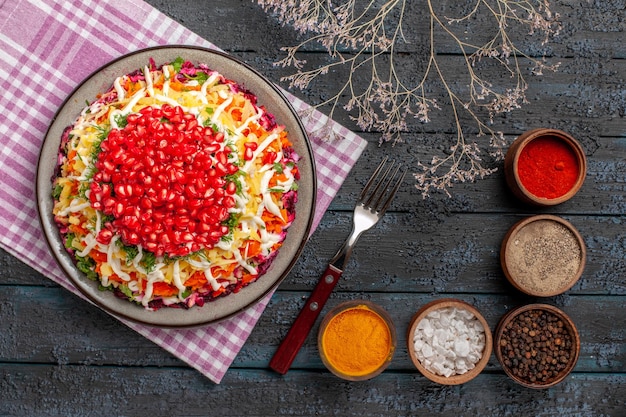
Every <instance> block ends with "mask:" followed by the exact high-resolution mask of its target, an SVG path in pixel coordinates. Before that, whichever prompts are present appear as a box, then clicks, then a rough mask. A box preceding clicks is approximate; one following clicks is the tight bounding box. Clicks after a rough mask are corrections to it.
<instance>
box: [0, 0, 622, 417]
mask: <svg viewBox="0 0 626 417" xmlns="http://www.w3.org/2000/svg"><path fill="white" fill-rule="evenodd" d="M452 2H453V0H446V1H443V2H440V3H438V4H440V7H446V5H447V4H450V3H452ZM148 3H150V4H152V5H153V6H154V7H156V8H157V9H159V10H161V11H162V12H163V13H165V14H166V15H168V16H170V17H171V18H173V19H175V20H177V21H178V22H180V23H181V24H183V25H185V26H186V27H188V28H189V29H191V30H192V31H194V32H196V33H198V34H199V35H200V36H202V37H204V38H205V39H207V40H209V41H211V42H213V43H214V44H216V45H217V46H219V47H220V48H222V49H224V50H226V51H227V52H229V53H232V54H233V55H235V56H237V57H239V58H242V59H244V60H245V61H246V62H248V63H249V64H251V65H252V66H254V67H256V68H257V69H259V70H260V71H261V72H262V73H264V74H265V75H266V76H268V77H269V78H270V79H272V80H274V81H276V82H278V83H280V81H279V80H280V77H281V76H284V75H287V74H289V73H290V70H289V69H284V68H280V67H276V66H274V65H273V63H274V62H275V61H276V60H277V59H279V58H281V57H282V53H281V51H280V47H282V46H288V45H293V44H295V42H296V41H297V35H296V33H295V32H294V31H293V30H292V29H291V28H289V27H281V26H280V25H279V24H278V22H277V20H276V19H275V17H274V16H272V15H269V14H266V13H264V12H263V11H262V9H261V8H260V7H259V6H258V5H256V3H255V2H254V1H248V0H236V1H233V0H214V1H211V2H207V1H203V0H180V1H164V0H149V1H148ZM411 4H412V7H419V6H418V5H419V4H421V2H414V3H413V2H411ZM552 7H553V9H554V10H555V11H556V12H558V13H559V14H560V16H561V20H562V21H563V30H562V32H561V34H560V35H559V36H558V37H557V38H556V39H554V40H553V41H552V42H550V43H549V44H548V45H547V46H545V47H541V48H539V49H536V48H538V47H537V45H536V43H534V42H531V41H528V42H524V43H522V45H523V47H524V48H527V49H526V50H527V51H528V52H529V53H542V52H546V53H547V54H548V56H549V59H550V60H555V61H558V62H560V63H561V66H560V68H559V70H558V71H557V72H555V73H545V74H544V75H543V76H540V77H534V76H531V75H528V77H527V81H528V82H529V89H528V92H527V97H528V99H529V103H528V104H526V105H524V106H523V107H522V108H521V109H517V110H515V111H513V112H511V113H509V114H506V115H503V116H500V117H497V118H496V119H495V120H494V128H496V129H497V130H502V131H503V132H504V134H505V136H506V139H507V141H509V142H512V141H513V140H514V139H515V137H516V136H517V135H519V134H520V133H521V132H523V131H524V130H527V129H530V128H536V127H551V128H559V129H563V130H566V131H568V132H569V133H570V134H572V135H573V136H574V137H576V138H577V139H579V141H580V142H581V144H582V145H583V147H584V149H585V151H586V156H587V158H588V175H587V178H586V181H585V183H584V185H583V188H582V190H581V191H580V192H579V194H577V195H576V196H575V197H574V198H573V199H572V200H570V201H568V202H566V203H564V204H562V205H559V206H556V207H552V208H548V209H537V208H531V207H526V206H523V205H521V204H520V203H519V202H517V201H516V200H515V199H514V197H513V196H512V195H511V194H510V193H509V191H507V189H506V186H505V181H504V176H503V174H502V172H501V169H500V170H499V171H498V172H496V173H495V174H493V175H492V176H490V177H488V178H486V179H483V180H479V181H477V182H475V183H464V184H457V185H455V186H454V187H453V188H452V189H451V194H452V195H451V196H450V197H447V196H446V195H445V194H444V193H434V194H433V195H432V196H431V197H430V198H427V199H424V198H422V196H421V194H420V192H419V191H418V190H416V189H415V187H414V186H413V184H414V182H413V179H412V178H410V177H408V178H407V180H406V181H405V184H404V185H403V187H402V188H401V190H400V193H399V195H398V196H397V198H396V199H395V200H394V202H393V204H392V207H391V208H390V211H389V212H388V213H387V215H386V216H385V217H384V219H383V220H382V221H381V222H380V223H379V224H378V225H377V226H376V227H375V228H373V229H371V230H370V231H368V232H366V233H365V234H364V235H363V236H362V237H361V239H360V241H359V244H358V245H357V248H356V249H355V251H354V253H353V255H352V258H351V259H350V261H349V263H348V265H347V268H346V270H345V272H344V274H343V277H342V278H341V281H340V282H339V284H338V285H337V287H336V288H335V292H334V293H333V295H332V296H331V298H330V300H329V301H328V304H327V305H326V307H325V308H324V311H323V312H322V315H323V314H324V313H325V312H326V311H328V310H329V309H330V308H332V307H333V306H334V305H336V304H338V303H339V302H341V301H344V300H351V299H359V298H363V299H368V300H371V301H373V302H376V303H378V304H380V305H382V306H383V307H384V308H385V309H386V310H387V311H388V312H389V313H390V315H391V316H392V317H393V319H394V322H395V325H396V329H397V332H398V349H397V352H396V354H395V356H394V358H393V361H392V363H391V365H390V367H389V368H388V369H387V370H386V371H385V372H384V373H383V374H381V375H380V376H378V377H376V378H375V379H373V380H370V381H367V382H360V383H351V382H346V381H342V380H340V379H338V378H337V377H335V376H333V375H332V374H331V373H330V372H329V371H327V370H326V369H325V368H324V366H323V364H322V362H321V360H320V358H319V354H318V352H317V345H316V334H315V332H316V331H317V328H318V326H319V323H318V324H317V325H316V327H314V329H313V333H312V334H311V335H310V336H309V338H308V339H307V341H306V342H305V344H304V346H303V348H302V350H301V351H300V353H299V354H298V356H297V357H296V359H295V361H294V363H293V365H292V368H291V370H290V371H289V372H288V373H287V374H286V375H284V376H282V375H279V374H277V373H276V372H273V371H271V370H270V369H269V368H268V363H269V360H270V358H271V357H272V355H273V353H274V351H275V350H276V348H277V346H278V344H279V343H280V341H281V339H282V337H283V336H284V335H285V334H286V332H287V329H288V328H289V326H290V324H291V323H292V321H293V320H294V319H295V317H296V315H297V313H298V311H299V309H300V307H301V306H302V305H303V304H304V302H305V299H306V297H307V296H308V294H309V293H310V291H311V290H312V289H313V287H314V285H315V283H316V281H317V279H318V278H319V276H320V274H321V273H322V272H323V271H324V269H325V267H326V263H327V262H328V260H329V259H330V258H331V257H332V256H333V254H334V253H335V252H336V250H337V249H338V248H339V246H340V244H341V243H342V241H343V239H344V238H345V237H346V236H347V234H348V232H349V230H350V226H351V214H352V208H353V206H354V202H355V199H356V196H357V195H358V193H359V192H360V190H361V188H362V186H363V184H364V182H365V181H366V179H367V178H368V177H369V175H370V173H371V172H372V170H373V169H374V168H375V167H376V165H377V164H378V162H379V161H380V159H381V158H382V157H383V155H390V156H391V157H392V158H394V159H396V160H400V161H402V162H403V164H405V165H406V166H407V167H408V168H409V170H410V172H416V171H417V159H418V158H430V156H432V154H433V149H438V148H439V149H441V147H442V146H445V140H446V138H449V137H450V136H451V135H452V134H453V130H452V128H453V125H452V124H451V123H448V122H446V121H445V120H443V121H442V120H438V121H434V122H433V123H429V124H426V125H419V124H417V123H412V124H410V125H409V132H407V133H406V134H405V135H403V139H404V142H403V143H399V144H396V145H395V146H392V145H391V144H383V145H380V146H379V139H380V134H379V133H376V132H359V133H360V134H361V135H362V136H363V137H364V138H365V139H366V140H367V141H368V142H369V145H368V147H367V149H366V150H365V152H364V153H363V156H362V157H361V158H360V160H359V161H358V162H357V164H356V166H355V167H354V169H353V171H352V173H351V174H350V176H349V178H348V179H347V180H346V182H345V184H344V186H343V187H342V189H341V191H340V193H339V195H338V196H337V197H336V198H335V200H334V201H333V202H332V204H331V206H330V209H329V210H328V212H327V213H326V214H325V215H324V217H323V219H322V222H321V224H320V226H319V228H318V229H317V230H316V232H315V233H314V235H313V236H312V238H311V240H310V241H309V243H308V244H307V247H306V249H305V251H304V253H303V255H302V256H301V258H300V259H299V261H298V262H297V264H296V266H295V267H294V269H293V270H292V272H291V273H290V275H289V276H288V278H287V279H286V280H285V281H284V282H283V284H282V285H281V286H280V288H279V289H278V291H277V292H276V294H275V295H274V296H273V298H272V299H271V301H270V304H269V306H268V307H267V309H266V311H265V313H264V314H263V316H262V317H261V319H260V321H259V323H258V325H257V326H256V328H255V329H254V331H253V333H252V335H251V336H250V338H249V340H248V341H247V343H246V344H245V346H244V347H243V349H242V350H241V352H240V353H239V355H238V356H237V358H236V360H235V362H234V364H233V366H232V367H231V369H230V370H229V371H228V373H227V374H226V376H225V378H224V379H223V381H222V383H221V384H219V385H217V384H214V383H212V382H211V381H209V380H208V379H206V378H205V377H203V376H202V375H201V374H199V373H198V372H197V371H195V370H193V369H191V368H190V367H188V366H187V365H186V364H185V363H183V362H181V361H180V360H178V359H177V358H175V357H173V356H172V355H170V354H169V353H167V352H166V351H164V350H162V349H161V348H159V347H157V346H156V345H154V344H153V343H152V342H150V341H149V340H147V339H145V338H143V337H142V336H140V335H138V334H136V333H135V332H133V331H132V330H130V329H128V328H127V327H125V326H124V325H123V324H120V323H119V322H118V321H116V320H115V319H113V318H111V317H110V316H108V315H107V314H105V313H103V312H102V311H100V310H98V309H97V308H95V307H93V306H91V305H89V304H88V303H86V302H84V301H81V300H80V299H79V298H78V297H76V296H74V295H72V294H71V293H69V292H67V291H65V290H64V289H62V288H61V287H59V286H57V285H56V284H54V283H53V282H52V281H50V280H48V279H47V278H45V277H43V276H41V275H40V274H38V273H36V272H35V271H33V270H32V269H31V268H29V267H27V266H25V265H24V264H22V263H21V262H20V261H18V260H16V259H15V258H13V257H12V256H10V255H9V254H7V253H6V252H4V251H0V416H39V415H42V416H43V415H55V416H92V415H93V416H104V415H106V416H118V415H119V416H133V415H137V416H146V415H155V416H156V415H177V416H178V415H181V416H182V415H185V416H188V415H198V416H199V415H216V416H217V415H220V416H275V415H291V416H315V415H332V416H361V417H366V416H391V415H394V416H396V415H397V416H561V417H570V416H571V417H574V416H576V417H578V416H585V417H586V416H598V417H600V416H603V417H604V416H611V417H613V416H616V417H617V416H626V403H625V399H626V35H625V33H626V5H625V3H624V1H587V0H557V1H554V2H553V4H552ZM414 14H415V13H414ZM415 19H416V21H415V22H414V24H413V25H412V26H411V28H412V30H411V31H410V34H409V38H410V39H409V40H411V44H407V45H405V46H403V48H404V49H403V50H402V51H401V52H402V54H401V56H402V59H400V60H399V61H398V65H399V70H400V71H405V72H408V71H411V69H412V68H413V66H412V65H413V63H414V62H420V61H421V60H422V59H423V56H424V55H423V54H424V48H423V46H422V45H423V42H424V40H425V39H427V38H426V37H427V27H425V23H424V22H423V21H421V20H420V21H418V20H417V18H415ZM486 24H488V22H486V21H483V20H481V19H477V20H476V21H475V22H472V25H471V26H468V36H480V35H481V33H482V31H481V25H486ZM440 47H441V48H442V50H443V51H445V53H444V54H442V60H443V61H442V62H444V61H445V65H446V66H447V67H449V68H450V69H452V73H454V72H455V71H456V72H459V73H460V72H461V71H462V66H463V61H462V58H461V57H460V56H459V55H458V51H457V50H455V47H454V45H451V44H450V45H446V44H445V43H443V44H442V45H440ZM446 48H447V49H446ZM305 54H306V59H307V60H308V61H309V62H326V61H327V60H328V57H327V55H326V54H325V53H324V52H323V50H322V49H321V48H319V49H316V48H314V47H311V48H310V49H309V50H308V51H306V52H305ZM485 71H486V73H485V76H486V77H487V78H488V75H489V68H486V69H485ZM336 82H337V81H336V78H334V77H325V78H323V79H320V80H319V82H317V83H316V84H315V88H314V89H310V90H308V91H298V90H292V91H291V92H292V93H294V94H296V95H297V96H299V97H301V98H302V99H304V100H305V101H307V102H309V103H319V102H320V101H321V100H322V99H323V97H325V96H327V95H329V94H331V93H333V92H334V91H335V90H334V89H335V87H337V85H336ZM281 85H282V86H283V87H285V88H287V85H286V84H284V83H282V84H281ZM336 120H337V121H338V122H340V123H342V124H344V125H345V126H346V127H348V128H350V129H352V130H354V131H357V132H358V128H357V127H356V125H355V124H354V122H353V121H352V120H350V118H349V117H348V115H346V114H344V113H342V112H339V113H337V115H336ZM486 164H487V166H489V167H494V168H501V165H502V163H501V162H495V161H489V160H487V161H486ZM537 213H550V214H555V215H559V216H562V217H564V218H565V219H566V220H568V221H570V222H571V223H572V224H573V225H574V226H575V227H576V228H577V229H578V231H579V232H580V233H581V235H582V236H583V238H584V241H585V245H586V247H587V265H586V268H585V271H584V273H583V276H582V278H581V280H580V281H579V282H578V283H577V284H576V285H575V286H574V287H573V288H572V289H571V290H569V291H568V292H566V293H565V294H563V295H559V296H556V297H551V298H548V299H537V298H532V297H527V296H523V295H522V294H521V293H519V292H518V291H516V290H515V289H514V288H513V287H512V286H511V285H510V284H508V282H507V281H506V279H505V277H504V275H503V273H502V271H501V268H500V263H499V262H500V261H499V250H500V244H501V241H502V239H503V237H504V235H505V234H506V232H507V230H508V229H509V228H510V227H511V226H512V225H513V224H514V223H515V222H516V221H518V220H519V219H521V218H523V217H525V216H528V215H532V214H537ZM443 297H456V298H459V299H462V300H465V301H467V302H470V303H471V304H473V305H474V306H476V307H477V308H478V309H479V310H480V311H481V312H482V314H483V315H484V317H485V318H486V320H487V322H488V323H489V325H490V326H491V328H492V330H493V329H494V328H495V326H496V324H497V323H498V320H499V319H500V317H502V315H503V314H505V313H506V312H507V311H509V310H510V309H511V308H512V307H515V306H517V305H521V304H526V303H530V302H535V301H544V302H548V303H550V304H553V305H556V306H558V307H559V308H561V309H562V310H564V311H565V312H566V313H568V314H569V315H570V316H571V318H572V319H573V321H574V322H575V324H576V326H577V328H578V330H579V332H580V336H581V353H580V359H579V361H578V364H577V366H576V368H575V369H574V372H573V373H572V374H571V375H570V376H569V377H568V378H567V379H566V380H565V381H564V382H563V383H561V384H559V385H557V386H556V387H553V388H551V389H548V390H530V389H526V388H523V387H521V386H519V385H516V384H515V383H514V382H513V381H511V380H510V379H508V377H507V376H506V375H505V374H504V372H503V371H502V369H501V367H500V366H499V364H498V362H497V360H496V359H495V355H492V357H491V359H490V361H489V363H488V365H487V367H486V369H485V370H484V371H483V373H482V374H481V375H479V376H478V377H477V378H476V379H474V380H472V381H470V382H469V383H467V384H464V385H461V386H440V385H437V384H435V383H432V382H430V381H429V380H427V379H426V378H424V377H423V376H421V374H419V373H418V372H417V370H416V369H415V368H414V367H413V365H412V364H411V362H410V358H409V356H408V352H407V348H406V334H405V332H406V329H407V327H408V324H409V321H410V319H411V316H412V315H413V314H414V312H415V311H417V310H418V309H419V307H420V306H422V305H424V304H426V303H427V302H429V301H432V300H434V299H437V298H443Z"/></svg>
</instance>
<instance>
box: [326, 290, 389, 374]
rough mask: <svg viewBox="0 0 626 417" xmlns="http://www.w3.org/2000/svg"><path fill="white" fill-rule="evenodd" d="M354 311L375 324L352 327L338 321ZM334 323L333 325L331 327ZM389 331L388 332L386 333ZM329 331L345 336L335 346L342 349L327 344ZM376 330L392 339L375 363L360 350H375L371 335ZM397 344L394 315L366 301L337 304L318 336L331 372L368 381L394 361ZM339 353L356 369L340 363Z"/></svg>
mask: <svg viewBox="0 0 626 417" xmlns="http://www.w3.org/2000/svg"><path fill="white" fill-rule="evenodd" d="M354 312H359V314H365V316H364V319H363V321H362V323H367V324H371V325H370V326H368V325H365V326H364V325H359V326H355V327H352V326H350V325H347V324H344V323H342V322H338V321H337V320H342V315H344V314H352V313H354ZM343 317H345V316H343ZM365 317H367V318H365ZM331 323H332V326H333V327H330V326H331ZM385 330H386V335H385V334H384V333H385ZM329 332H333V333H334V334H339V336H340V337H341V341H342V343H341V344H340V346H335V348H338V349H332V347H331V346H330V345H329V344H328V343H327V340H326V336H327V335H328V334H329ZM373 332H377V333H380V334H381V335H383V336H384V337H386V338H388V342H389V343H388V345H389V346H388V350H387V351H386V352H385V353H384V354H381V355H380V357H378V358H376V359H375V361H374V362H371V363H365V359H366V358H365V355H360V354H358V352H359V351H363V350H364V349H365V350H366V351H368V352H371V351H372V350H373V349H371V346H372V345H371V343H373V340H372V339H371V334H372V333H373ZM396 345H397V335H396V328H395V326H394V324H393V321H392V319H391V317H390V316H389V314H388V313H387V312H386V311H385V310H384V309H383V308H382V307H380V306H378V305H377V304H374V303H372V302H370V301H366V300H353V301H346V302H343V303H341V304H339V305H337V306H336V307H335V308H333V309H332V310H331V311H329V312H328V314H326V316H325V317H324V319H323V320H322V323H321V324H320V329H319V332H318V336H317V346H318V350H319V353H320V357H321V359H322V362H323V363H324V365H325V366H326V368H327V369H328V370H329V371H330V372H332V373H333V374H335V375H336V376H338V377H340V378H342V379H345V380H347V381H365V380H368V379H372V378H374V377H375V376H377V375H379V374H380V373H382V372H383V371H384V370H385V369H386V368H387V366H389V364H390V363H391V360H392V358H393V355H394V353H395V350H396ZM346 347H350V348H355V347H356V349H347V348H346ZM339 356H341V357H343V358H344V359H348V363H349V365H350V366H349V367H350V368H355V369H348V366H347V365H346V366H344V367H343V368H342V366H341V365H339V364H338V362H337V358H338V357H339Z"/></svg>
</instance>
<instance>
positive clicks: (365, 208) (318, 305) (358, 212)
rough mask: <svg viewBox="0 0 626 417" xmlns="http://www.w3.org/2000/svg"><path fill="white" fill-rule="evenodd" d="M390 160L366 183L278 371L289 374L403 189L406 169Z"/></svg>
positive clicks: (276, 360) (280, 352)
mask: <svg viewBox="0 0 626 417" xmlns="http://www.w3.org/2000/svg"><path fill="white" fill-rule="evenodd" d="M387 160H388V158H387V157H385V158H384V159H383V160H382V162H381V163H380V165H378V167H377V168H376V170H375V171H374V173H373V174H372V176H371V177H370V179H369V180H368V181H367V183H366V184H365V187H364V188H363V191H362V192H361V195H360V196H359V199H358V200H357V204H356V207H355V208H354V216H353V222H352V231H351V232H350V235H349V236H348V239H347V240H346V241H345V243H344V244H343V245H342V246H341V248H340V249H339V251H338V252H337V254H336V255H335V256H334V257H333V258H332V259H331V260H330V262H329V264H328V266H327V268H326V270H325V271H324V273H323V274H322V277H321V279H320V280H319V281H318V283H317V285H316V286H315V288H314V289H313V292H312V293H311V295H310V296H309V299H308V300H307V302H306V303H305V304H304V307H303V308H302V310H301V311H300V314H299V315H298V317H297V318H296V320H295V321H294V323H293V325H292V326H291V328H290V329H289V331H288V332H287V335H286V336H285V338H284V339H283V341H282V342H281V344H280V345H279V346H278V349H277V350H276V353H274V356H273V357H272V359H271V361H270V364H269V365H270V368H272V369H273V370H275V371H276V372H278V373H280V374H286V373H287V371H288V370H289V367H290V366H291V364H292V362H293V360H294V359H295V357H296V355H297V354H298V351H299V350H300V348H301V347H302V345H303V344H304V341H305V340H306V338H307V336H308V334H309V332H310V331H311V329H312V328H313V325H314V324H315V321H316V320H317V318H318V316H319V315H320V312H321V311H322V308H323V307H324V305H325V304H326V300H328V298H329V297H330V294H331V293H332V291H333V289H334V288H335V285H337V281H339V278H340V277H341V274H342V273H343V270H344V268H345V266H346V264H347V262H348V258H349V257H350V254H351V253H352V249H353V248H354V245H355V244H356V242H357V240H358V239H359V237H360V236H361V234H362V233H363V232H364V231H366V230H368V229H370V228H371V227H372V226H374V225H375V224H376V223H377V222H378V220H380V219H381V217H382V216H383V215H384V214H385V211H387V208H388V207H389V205H390V204H391V200H393V197H394V196H395V195H396V193H397V191H398V189H399V188H400V184H402V181H403V180H404V176H405V174H406V171H402V172H401V171H400V166H399V165H397V166H395V168H394V164H393V163H390V164H387Z"/></svg>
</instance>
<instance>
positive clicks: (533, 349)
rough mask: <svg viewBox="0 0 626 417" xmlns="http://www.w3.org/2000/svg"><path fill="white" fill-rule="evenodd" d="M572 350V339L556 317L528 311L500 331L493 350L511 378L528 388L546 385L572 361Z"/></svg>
mask: <svg viewBox="0 0 626 417" xmlns="http://www.w3.org/2000/svg"><path fill="white" fill-rule="evenodd" d="M573 346H574V343H573V336H572V334H571V333H570V331H569V329H568V328H567V326H566V325H565V324H564V323H563V321H562V320H561V319H560V318H559V317H558V316H556V315H555V314H553V313H552V312H549V311H543V310H532V309H531V310H528V311H524V312H522V313H520V314H519V315H517V316H516V317H514V318H513V319H512V320H511V321H510V322H509V323H508V324H507V325H506V326H505V327H504V328H503V329H502V338H501V340H500V343H499V344H498V347H497V348H498V349H500V353H501V356H502V357H503V358H506V361H505V362H504V366H506V367H507V368H508V369H509V370H510V372H511V373H512V374H513V375H515V376H517V377H518V378H521V379H523V380H524V381H526V382H528V383H531V384H540V385H546V384H549V383H551V382H552V381H554V380H555V379H556V378H558V377H559V375H560V373H561V372H562V371H563V370H565V369H566V368H567V366H568V364H569V363H570V361H571V360H572V359H573V358H574V356H575V354H574V352H573V350H572V347H573Z"/></svg>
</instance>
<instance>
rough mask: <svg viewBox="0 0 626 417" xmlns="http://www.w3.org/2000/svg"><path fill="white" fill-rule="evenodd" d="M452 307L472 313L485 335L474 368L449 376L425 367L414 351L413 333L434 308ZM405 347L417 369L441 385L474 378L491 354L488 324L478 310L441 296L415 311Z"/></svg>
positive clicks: (460, 382) (454, 383) (490, 337)
mask: <svg viewBox="0 0 626 417" xmlns="http://www.w3.org/2000/svg"><path fill="white" fill-rule="evenodd" d="M449 307H453V308H456V309H460V310H465V311H468V312H470V313H472V314H473V315H474V317H475V318H476V319H477V320H478V321H479V322H480V324H482V327H483V329H484V335H485V340H484V342H485V347H484V349H483V352H482V355H481V357H480V359H479V360H478V362H476V363H475V365H474V368H472V369H470V370H468V371H467V372H465V373H463V374H455V375H450V376H445V375H440V374H438V373H435V372H434V371H431V370H428V369H426V367H425V366H424V365H423V364H422V362H421V361H420V359H419V358H418V355H417V353H416V352H415V347H414V335H415V332H416V331H420V330H419V329H418V325H419V323H420V322H421V321H422V319H424V318H425V317H426V316H428V315H429V314H430V313H432V312H433V311H436V310H440V309H445V308H449ZM407 349H408V351H409V355H410V357H411V361H412V362H413V364H414V365H415V367H416V368H417V370H418V371H420V372H421V374H422V375H424V376H425V377H426V378H428V379H430V380H431V381H433V382H436V383H438V384H443V385H459V384H464V383H466V382H468V381H470V380H472V379H474V378H475V377H476V376H477V375H478V374H480V373H481V372H482V370H483V369H484V368H485V366H486V365H487V362H489V357H490V356H491V350H492V336H491V330H490V329H489V325H488V324H487V321H486V320H485V319H484V317H483V316H482V315H481V314H480V312H479V311H478V310H477V309H476V308H475V307H474V306H472V305H470V304H468V303H466V302H464V301H461V300H457V299H452V298H443V299H440V300H435V301H432V302H430V303H428V304H426V305H424V306H423V307H422V308H421V309H419V310H418V311H417V313H415V315H414V316H413V319H412V320H411V323H410V325H409V330H408V332H407Z"/></svg>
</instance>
